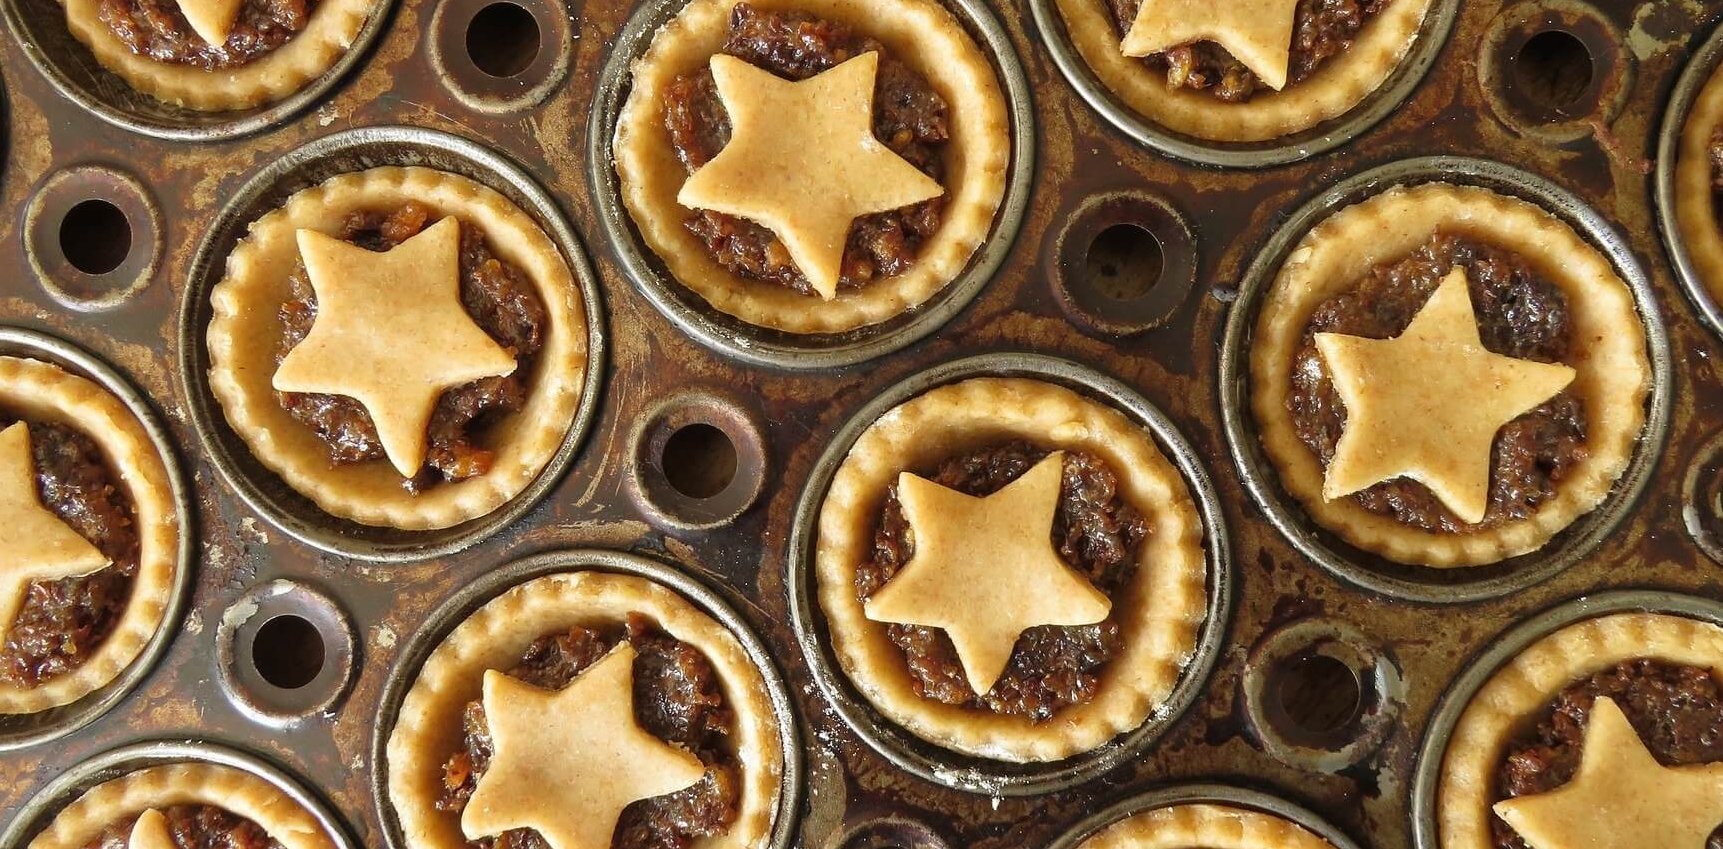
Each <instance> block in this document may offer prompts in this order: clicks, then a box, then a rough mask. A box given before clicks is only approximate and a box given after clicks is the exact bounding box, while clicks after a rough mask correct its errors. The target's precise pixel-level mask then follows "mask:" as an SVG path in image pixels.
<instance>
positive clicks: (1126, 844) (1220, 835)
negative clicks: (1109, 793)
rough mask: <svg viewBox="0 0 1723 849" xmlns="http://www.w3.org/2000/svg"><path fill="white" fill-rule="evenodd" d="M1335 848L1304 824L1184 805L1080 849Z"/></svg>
mask: <svg viewBox="0 0 1723 849" xmlns="http://www.w3.org/2000/svg"><path fill="white" fill-rule="evenodd" d="M1192 846H1201V847H1203V849H1334V844H1332V843H1329V842H1328V841H1327V840H1324V839H1323V838H1321V837H1319V836H1317V835H1316V834H1315V833H1314V832H1311V831H1310V830H1308V829H1306V828H1304V827H1303V826H1301V825H1299V824H1297V823H1295V822H1293V821H1291V820H1288V819H1283V818H1281V817H1277V816H1275V815H1273V814H1268V813H1263V812H1261V811H1253V810H1250V809H1248V808H1236V807H1232V806H1230V805H1217V804H1206V803H1197V802H1192V803H1185V804H1178V805H1169V806H1167V807H1164V808H1155V809H1153V810H1148V811H1144V812H1142V813H1140V814H1134V815H1132V816H1129V817H1126V818H1124V819H1122V820H1119V821H1118V822H1116V823H1113V824H1112V825H1109V826H1107V827H1106V828H1103V829H1101V830H1100V831H1098V832H1096V833H1095V834H1094V835H1092V836H1090V837H1089V838H1087V839H1085V840H1084V841H1083V842H1082V843H1079V844H1077V846H1076V849H1188V847H1192Z"/></svg>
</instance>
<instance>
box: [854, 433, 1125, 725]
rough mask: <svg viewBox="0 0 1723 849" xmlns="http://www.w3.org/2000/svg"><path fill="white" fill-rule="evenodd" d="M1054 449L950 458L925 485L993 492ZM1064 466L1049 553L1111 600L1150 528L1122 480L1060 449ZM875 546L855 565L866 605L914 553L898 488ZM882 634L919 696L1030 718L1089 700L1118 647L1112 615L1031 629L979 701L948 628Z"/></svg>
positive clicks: (1100, 464)
mask: <svg viewBox="0 0 1723 849" xmlns="http://www.w3.org/2000/svg"><path fill="white" fill-rule="evenodd" d="M1050 453H1052V452H1050V451H1046V450H1043V449H1041V448H1038V447H1036V446H1034V445H1031V444H1029V443H1027V442H1007V443H1004V444H1002V445H997V446H994V447H992V448H988V449H985V450H981V451H975V452H972V453H969V454H964V455H962V456H960V457H954V458H952V459H950V460H947V461H945V462H944V463H942V464H940V465H939V467H938V468H937V469H935V470H934V471H933V474H932V475H930V476H928V480H931V481H933V482H934V483H937V484H939V485H941V486H944V487H948V488H950V489H954V490H957V491H958V492H962V493H964V494H966V495H975V496H984V495H991V494H993V493H995V492H998V491H999V490H1001V489H1004V488H1005V486H1006V485H1007V484H1009V483H1011V482H1012V481H1014V480H1016V479H1018V478H1019V477H1022V476H1023V475H1024V474H1025V473H1026V472H1028V471H1029V470H1030V469H1031V468H1033V467H1034V466H1035V464H1036V463H1039V462H1041V460H1042V459H1044V458H1046V456H1047V455H1048V454H1050ZM1064 464H1065V468H1064V478H1063V481H1062V483H1061V486H1060V488H1059V506H1058V509H1057V510H1056V511H1055V513H1054V516H1053V531H1052V533H1053V547H1054V548H1055V549H1056V550H1057V551H1058V552H1059V555H1060V557H1062V558H1064V560H1065V562H1066V563H1067V564H1068V565H1070V566H1071V567H1072V568H1074V569H1076V570H1077V572H1078V573H1080V574H1081V575H1082V576H1083V577H1084V578H1086V579H1087V580H1088V581H1089V583H1091V584H1093V585H1094V586H1095V587H1096V588H1097V589H1099V590H1101V591H1102V592H1103V593H1106V594H1107V595H1108V596H1109V597H1113V596H1115V595H1116V594H1117V593H1118V592H1119V590H1121V589H1122V588H1123V587H1124V586H1125V585H1126V584H1127V583H1129V582H1130V580H1131V578H1132V576H1134V575H1135V574H1136V570H1137V551H1138V549H1139V548H1140V547H1141V545H1142V542H1143V540H1144V539H1145V538H1147V537H1148V535H1149V525H1148V522H1147V521H1145V520H1144V519H1143V516H1142V515H1141V514H1140V513H1138V512H1137V510H1136V508H1134V507H1132V506H1131V505H1130V504H1128V503H1126V502H1125V500H1124V499H1123V498H1122V497H1121V496H1120V495H1119V491H1118V489H1119V486H1118V483H1119V482H1118V478H1117V477H1115V475H1114V473H1113V470H1112V469H1110V468H1108V467H1107V464H1106V463H1105V462H1104V461H1102V460H1101V459H1100V458H1098V457H1096V456H1094V455H1092V454H1087V453H1084V452H1082V451H1066V452H1065V457H1064ZM873 540H874V541H873V558H872V559H871V560H869V561H868V562H866V563H862V564H861V565H860V566H858V567H857V569H856V578H855V589H856V596H857V597H858V598H860V599H862V600H863V601H865V600H867V598H868V597H869V596H871V595H873V594H874V593H875V592H877V591H879V589H880V587H883V586H885V584H886V582H887V581H890V580H891V579H892V576H894V575H896V574H897V573H898V571H899V570H900V569H902V568H903V567H904V566H906V565H908V563H909V561H910V558H911V557H913V556H914V554H915V544H914V542H913V541H912V538H911V531H910V527H909V521H908V519H907V518H905V516H904V513H903V506H902V504H901V503H900V502H899V501H898V497H897V487H896V485H895V484H894V485H893V486H892V488H891V490H890V491H889V492H888V493H887V495H886V500H885V506H884V508H883V509H882V510H881V514H880V518H879V524H878V526H877V527H876V529H875V531H874V538H873ZM885 629H886V636H887V637H888V638H890V640H891V641H892V643H893V644H895V645H896V646H897V647H898V648H899V649H900V650H901V651H902V652H903V653H904V658H905V660H906V661H907V662H908V664H909V671H910V676H911V679H912V683H913V685H914V687H915V691H916V693H917V695H920V696H922V697H923V698H929V699H933V700H935V701H939V702H944V703H946V704H950V705H959V706H963V707H968V708H974V709H979V710H987V711H991V712H993V713H998V714H1006V715H1011V716H1022V717H1026V718H1028V719H1030V720H1032V721H1035V722H1042V721H1045V720H1047V719H1049V718H1051V717H1052V716H1053V715H1054V714H1055V713H1057V712H1058V711H1059V710H1060V709H1061V708H1063V707H1066V706H1068V705H1073V704H1081V703H1083V702H1087V701H1089V700H1090V699H1093V698H1094V697H1095V693H1096V692H1097V690H1098V689H1099V687H1100V681H1101V669H1102V667H1103V666H1105V665H1106V663H1107V661H1108V660H1110V659H1112V657H1113V656H1114V655H1116V654H1117V653H1118V652H1119V649H1120V647H1121V636H1120V633H1119V623H1118V622H1117V621H1115V620H1114V619H1113V617H1111V616H1109V617H1107V619H1106V620H1104V621H1102V622H1100V623H1098V624H1095V625H1080V626H1075V627H1064V626H1057V625H1043V626H1039V627H1036V628H1031V629H1029V630H1027V631H1024V632H1023V635H1022V636H1021V637H1019V638H1018V640H1017V645H1016V647H1015V648H1014V649H1013V650H1012V653H1011V661H1010V663H1009V664H1008V665H1007V666H1006V668H1005V673H1004V674H1003V675H1001V676H1000V678H999V680H998V682H996V683H995V684H994V685H993V689H992V690H990V691H988V693H987V694H986V695H985V696H981V697H977V696H976V695H975V692H974V690H972V689H971V688H970V686H969V680H968V679H967V678H966V677H964V673H963V664H962V662H961V661H960V660H959V659H958V657H957V648H956V646H954V645H953V644H952V642H951V638H950V637H949V636H947V635H946V633H945V632H944V631H942V630H940V629H938V628H928V627H923V626H919V625H899V624H886V625H885Z"/></svg>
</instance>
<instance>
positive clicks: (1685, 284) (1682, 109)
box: [1653, 26, 1723, 336]
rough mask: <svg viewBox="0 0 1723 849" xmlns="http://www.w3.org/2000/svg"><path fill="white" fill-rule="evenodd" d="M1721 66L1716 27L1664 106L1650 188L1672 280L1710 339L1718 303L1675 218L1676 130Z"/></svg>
mask: <svg viewBox="0 0 1723 849" xmlns="http://www.w3.org/2000/svg"><path fill="white" fill-rule="evenodd" d="M1719 67H1723V26H1719V27H1718V28H1717V29H1716V30H1715V31H1713V32H1712V33H1711V35H1710V36H1708V37H1706V39H1705V42H1704V44H1702V45H1700V47H1699V49H1698V50H1697V51H1696V52H1694V54H1693V56H1692V58H1690V59H1688V61H1687V67H1685V68H1683V69H1682V71H1681V76H1680V77H1678V78H1677V79H1676V81H1675V88H1674V90H1673V91H1671V92H1670V95H1669V103H1668V105H1667V106H1666V107H1665V108H1664V112H1663V123H1662V124H1661V125H1660V126H1659V128H1658V131H1657V170H1656V172H1655V177H1654V184H1653V205H1654V206H1655V207H1656V209H1657V224H1658V230H1660V231H1662V236H1663V246H1664V249H1665V250H1667V251H1668V252H1669V259H1670V262H1671V263H1672V264H1673V265H1674V266H1675V277H1676V279H1677V280H1679V281H1680V282H1681V289H1682V291H1684V292H1686V294H1687V300H1688V301H1689V302H1690V303H1691V304H1692V305H1693V307H1694V309H1696V310H1698V312H1699V319H1700V321H1702V322H1703V323H1704V324H1705V327H1706V328H1707V329H1709V330H1710V331H1711V332H1712V333H1713V334H1714V335H1717V336H1723V305H1719V304H1718V303H1717V300H1716V299H1715V298H1713V297H1712V296H1711V292H1710V290H1709V289H1708V288H1707V287H1706V285H1705V281H1703V280H1700V279H1699V270H1698V269H1696V268H1694V267H1693V257H1691V256H1690V255H1688V253H1687V244H1686V243H1685V242H1684V241H1683V240H1682V238H1681V232H1680V229H1679V227H1678V226H1677V223H1676V219H1675V160H1676V157H1677V156H1678V155H1679V153H1680V148H1681V130H1682V128H1683V126H1684V125H1685V124H1686V123H1687V115H1688V113H1689V112H1691V111H1692V109H1693V101H1694V100H1696V99H1698V97H1699V92H1700V90H1701V89H1703V88H1704V87H1705V84H1706V83H1707V82H1709V81H1710V79H1711V75H1712V74H1714V73H1716V71H1717V69H1718V68H1719Z"/></svg>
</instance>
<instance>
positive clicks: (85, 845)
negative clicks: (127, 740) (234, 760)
mask: <svg viewBox="0 0 1723 849" xmlns="http://www.w3.org/2000/svg"><path fill="white" fill-rule="evenodd" d="M175 835H182V836H183V835H189V836H191V837H192V838H194V839H198V840H201V841H206V842H203V843H200V844H198V845H236V846H260V847H264V849H335V847H336V842H335V840H334V838H333V837H332V836H331V835H330V834H329V833H328V832H327V831H326V830H324V828H323V826H322V825H321V824H320V823H319V822H318V821H317V818H316V817H315V816H313V815H312V813H311V812H310V811H307V810H306V809H305V808H304V807H303V806H301V805H300V804H299V803H298V802H296V801H294V800H293V798H292V797H290V796H288V795H287V794H286V793H284V792H282V791H281V790H280V789H279V788H277V787H275V786H274V785H272V784H270V783H269V782H267V781H264V780H263V779H261V778H258V777H257V776H255V775H252V774H251V773H248V772H245V771H243V770H240V769H236V768H234V767H230V766H221V765H217V764H206V763H195V762H187V763H178V764H169V765H166V766H154V767H147V768H145V769H140V770H138V771H136V772H131V773H127V774H125V775H122V776H120V777H119V778H115V779H112V780H109V781H106V782H103V783H102V784H99V785H97V786H95V787H94V788H91V789H90V790H89V791H87V792H85V793H84V794H83V795H82V796H80V797H78V799H77V800H76V801H74V802H72V803H71V804H70V805H67V806H66V808H65V809H64V810H62V811H60V813H59V814H57V815H55V817H54V819H53V821H52V822H51V823H49V825H48V827H47V828H45V829H43V831H42V832H41V833H40V834H38V835H36V837H35V838H34V839H32V840H31V841H30V843H29V846H28V849H97V847H104V846H126V847H130V849H173V847H175V846H177V845H178V844H177V843H176V842H175V840H174V836H175Z"/></svg>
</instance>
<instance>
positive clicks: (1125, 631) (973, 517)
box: [813, 378, 1208, 762]
mask: <svg viewBox="0 0 1723 849" xmlns="http://www.w3.org/2000/svg"><path fill="white" fill-rule="evenodd" d="M818 528H819V531H818V533H819V536H818V541H817V546H816V550H815V561H814V564H813V567H814V571H815V578H816V581H817V584H818V588H819V601H820V606H821V608H822V610H823V611H824V613H825V616H826V620H827V623H828V625H829V628H830V638H831V642H832V647H833V650H834V653H835V654H836V655H837V658H838V661H839V663H840V665H841V666H842V668H843V670H844V671H845V673H847V674H848V676H849V678H850V680H851V681H852V682H853V683H854V684H855V686H856V688H857V689H858V690H859V691H860V692H861V694H862V695H863V696H864V697H865V698H866V699H867V700H868V701H869V702H870V703H872V704H873V706H874V707H875V708H876V709H878V710H879V711H880V713H882V714H884V715H885V716H886V717H887V718H888V719H890V720H891V721H893V722H895V723H897V724H898V725H900V726H902V727H904V728H905V729H908V730H909V731H910V732H912V733H914V734H916V735H917V736H919V737H921V738H923V739H925V740H927V741H929V742H932V743H935V744H937V745H940V746H944V747H946V748H950V749H953V750H955V751H958V752H962V753H965V754H970V755H977V756H980V757H988V758H994V759H998V760H1006V761H1018V762H1026V761H1052V760H1059V759H1062V758H1066V757H1070V756H1072V755H1075V754H1079V753H1082V752H1085V751H1088V750H1090V749H1094V748H1096V747H1097V746H1100V745H1102V744H1103V743H1105V742H1107V741H1108V740H1110V739H1112V738H1113V737H1114V736H1116V735H1118V734H1120V733H1123V732H1126V731H1130V730H1133V729H1135V728H1137V727H1139V726H1140V725H1142V724H1143V722H1144V721H1145V720H1146V719H1147V718H1148V717H1149V715H1150V713H1151V712H1153V711H1154V710H1156V709H1157V708H1158V707H1160V706H1161V705H1162V704H1163V703H1164V702H1165V701H1166V699H1167V698H1168V696H1169V694H1170V693H1171V692H1172V690H1173V687H1174V685H1175V684H1176V683H1177V682H1178V680H1179V678H1180V676H1181V674H1182V673H1183V670H1184V666H1185V664H1186V663H1187V662H1188V660H1189V658H1190V656H1191V655H1192V653H1193V652H1194V650H1195V648H1196V644H1197V635H1198V630H1199V628H1200V626H1201V624H1202V622H1203V619H1204V615H1205V588H1206V586H1207V580H1208V578H1207V574H1206V566H1205V561H1204V556H1203V530H1202V525H1201V521H1200V519H1199V517H1198V515H1197V511H1196V506H1195V504H1194V502H1193V501H1192V500H1191V496H1190V493H1189V492H1188V491H1187V490H1186V488H1185V484H1184V481H1183V479H1182V478H1180V476H1179V474H1178V472H1177V470H1176V469H1175V468H1174V467H1173V466H1172V464H1171V463H1169V462H1168V461H1167V459H1166V457H1165V456H1163V455H1162V454H1161V452H1160V451H1159V449H1158V448H1157V447H1156V446H1155V443H1154V440H1153V439H1152V438H1151V437H1150V436H1149V434H1148V433H1147V432H1146V431H1144V430H1143V429H1142V428H1141V427H1140V426H1138V425H1135V424H1133V423H1131V421H1130V420H1129V419H1127V418H1126V417H1125V416H1124V415H1123V414H1121V413H1120V412H1118V411H1117V410H1114V409H1113V408H1111V407H1109V406H1106V405H1104V404H1101V403H1098V402H1096V401H1093V400H1090V399H1088V398H1085V397H1083V396H1082V395H1079V394H1077V393H1076V392H1073V391H1071V390H1069V389H1065V388H1063V387H1060V386H1056V385H1053V384H1050V383H1045V382H1041V381H1036V380H1030V379H1022V378H975V379H971V380H966V381H963V382H961V383H956V384H952V385H948V386H944V387H940V388H937V389H933V390H931V391H929V392H927V393H925V394H923V395H921V396H918V397H916V398H914V399H912V400H910V401H908V402H906V403H904V404H903V405H901V406H899V407H897V408H896V409H894V410H892V411H891V412H888V413H886V414H885V415H884V416H881V417H880V419H879V420H878V421H877V422H875V423H874V424H873V425H872V426H870V427H869V428H868V429H867V430H866V431H865V432H864V433H863V434H862V436H861V437H860V438H859V439H857V440H856V443H855V445H854V446H853V447H852V448H851V449H850V452H849V455H848V456H847V457H846V458H845V459H844V461H843V463H842V464H841V465H840V466H839V468H838V470H837V472H836V474H835V475H834V477H833V479H832V483H831V487H830V489H829V491H828V492H827V494H826V496H825V501H824V503H823V504H822V506H821V510H820V516H819V525H818Z"/></svg>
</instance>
